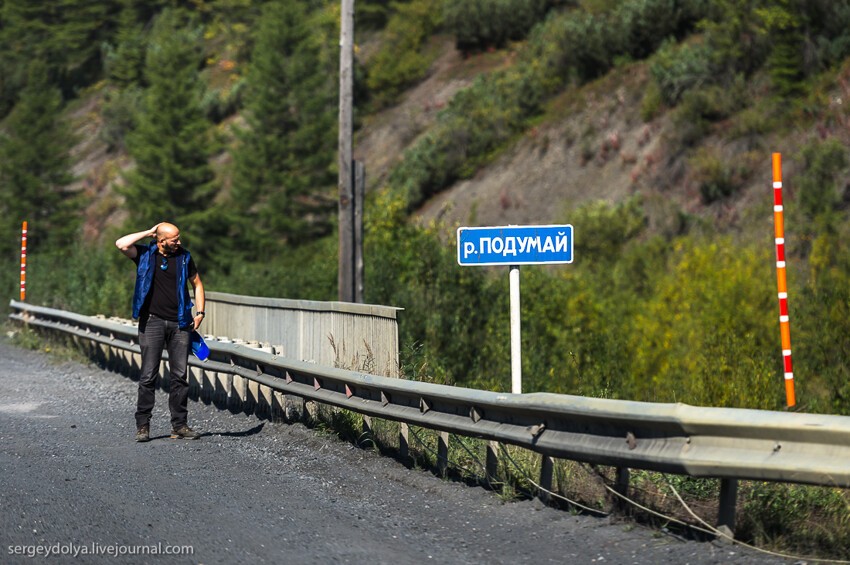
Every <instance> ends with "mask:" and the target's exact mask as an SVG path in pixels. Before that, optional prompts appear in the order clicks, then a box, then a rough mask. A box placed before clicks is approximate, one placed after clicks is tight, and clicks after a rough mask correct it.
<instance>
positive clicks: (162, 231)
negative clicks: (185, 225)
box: [156, 222, 180, 241]
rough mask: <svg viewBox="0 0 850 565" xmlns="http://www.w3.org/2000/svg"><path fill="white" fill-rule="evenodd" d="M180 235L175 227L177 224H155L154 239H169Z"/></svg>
mask: <svg viewBox="0 0 850 565" xmlns="http://www.w3.org/2000/svg"><path fill="white" fill-rule="evenodd" d="M175 236H176V237H180V230H179V229H177V226H175V225H174V224H169V223H168V222H162V223H161V224H159V225H157V226H156V239H157V241H160V240H163V239H171V238H173V237H175Z"/></svg>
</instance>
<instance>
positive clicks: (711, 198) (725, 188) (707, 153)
mask: <svg viewBox="0 0 850 565" xmlns="http://www.w3.org/2000/svg"><path fill="white" fill-rule="evenodd" d="M689 164H690V166H691V168H692V170H693V174H694V178H695V180H696V182H697V184H698V185H699V192H700V195H701V196H702V201H703V203H705V204H711V203H712V202H716V201H717V200H722V199H724V198H727V197H729V196H731V195H732V194H734V193H735V192H737V191H738V189H739V188H740V184H739V183H738V182H737V179H736V178H735V173H734V171H733V168H732V166H731V165H730V163H729V160H728V159H726V158H724V157H723V156H721V155H720V154H719V153H718V152H717V151H715V150H712V149H710V148H707V147H702V148H700V149H699V150H698V151H697V153H696V155H694V156H693V157H691V159H690V161H689Z"/></svg>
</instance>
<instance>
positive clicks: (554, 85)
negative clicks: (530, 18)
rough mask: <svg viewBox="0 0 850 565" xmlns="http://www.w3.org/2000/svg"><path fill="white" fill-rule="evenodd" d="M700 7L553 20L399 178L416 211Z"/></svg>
mask: <svg viewBox="0 0 850 565" xmlns="http://www.w3.org/2000/svg"><path fill="white" fill-rule="evenodd" d="M702 5H703V3H702V2H699V1H698V0H682V1H680V2H671V1H670V0H631V1H629V2H624V3H623V4H621V5H619V6H618V7H617V8H616V9H615V10H614V11H613V12H611V13H607V14H591V13H587V12H583V11H580V10H571V11H568V12H563V13H553V14H552V15H551V16H550V17H548V18H547V19H546V20H545V21H544V22H543V23H541V24H540V25H539V26H537V27H535V28H534V30H533V31H532V33H531V35H530V37H529V40H528V44H527V45H526V46H525V47H524V48H523V49H522V50H521V51H520V53H519V58H520V63H519V64H517V65H515V66H513V67H511V68H509V69H505V70H500V71H496V72H494V73H492V74H490V75H486V76H483V77H479V78H478V79H476V81H475V82H474V83H473V85H472V86H471V87H469V88H468V89H467V90H466V91H464V92H461V93H459V94H458V95H457V96H455V98H453V99H452V101H451V102H450V103H449V106H448V108H446V109H445V110H444V111H443V112H442V113H441V115H440V116H439V119H438V122H437V124H436V125H435V126H434V127H433V128H432V129H431V130H430V131H429V132H427V133H426V134H425V135H424V136H423V138H422V139H421V140H420V141H419V142H418V143H417V144H416V145H414V146H413V147H412V148H410V149H409V150H407V151H406V152H405V155H404V160H403V161H402V163H400V164H399V165H398V166H397V167H396V168H395V169H394V170H393V171H392V173H391V175H390V179H389V183H388V184H389V186H391V187H393V188H395V189H398V190H400V192H401V194H403V195H404V197H405V198H406V200H407V202H408V206H409V208H411V209H412V208H415V207H416V206H418V205H419V204H421V203H422V202H423V201H424V200H425V199H427V198H428V197H430V196H431V195H433V194H434V193H436V192H439V191H441V190H443V189H444V188H445V187H447V186H448V185H449V184H450V183H452V182H454V181H455V180H457V179H459V178H465V177H468V176H470V175H472V174H473V173H474V172H475V171H476V170H477V169H478V167H479V166H480V165H481V164H483V163H485V162H487V161H489V160H490V159H492V157H493V155H495V153H496V152H497V151H498V150H499V149H500V148H501V147H503V146H504V145H505V144H506V143H507V142H508V141H509V140H510V139H511V138H512V137H513V136H515V135H517V134H518V133H519V132H521V131H523V130H524V129H525V128H526V127H527V126H528V124H529V120H530V119H532V118H533V117H534V116H536V115H538V114H539V113H540V111H541V108H542V103H543V102H544V101H545V100H546V99H547V98H549V97H551V96H552V95H553V94H555V93H556V92H558V91H559V90H560V89H561V88H563V86H564V85H566V84H570V83H572V82H573V81H578V82H585V81H588V80H590V79H593V78H595V77H598V76H600V75H601V74H603V73H605V72H607V71H608V70H609V69H610V68H611V67H612V65H613V64H614V61H615V59H617V58H622V57H627V58H641V57H645V56H646V55H647V54H649V53H652V52H654V51H655V50H656V49H657V47H658V46H659V45H661V43H662V42H663V41H664V40H665V39H667V38H668V37H670V36H678V35H681V34H683V33H685V31H687V30H688V29H690V28H691V27H692V26H693V25H694V24H695V23H696V21H697V20H698V19H699V18H700V17H701V16H702V15H703V11H702V8H701V7H702Z"/></svg>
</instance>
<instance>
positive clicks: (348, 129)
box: [338, 0, 355, 302]
mask: <svg viewBox="0 0 850 565" xmlns="http://www.w3.org/2000/svg"><path fill="white" fill-rule="evenodd" d="M341 2H342V11H341V13H340V41H339V48H340V50H339V278H338V283H339V300H340V302H354V301H355V281H354V273H355V268H354V264H355V257H354V249H355V241H354V239H355V229H354V174H353V171H352V141H351V137H352V130H353V125H352V124H353V114H354V72H353V67H354V0H341Z"/></svg>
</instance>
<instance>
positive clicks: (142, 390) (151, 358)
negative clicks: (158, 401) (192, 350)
mask: <svg viewBox="0 0 850 565" xmlns="http://www.w3.org/2000/svg"><path fill="white" fill-rule="evenodd" d="M190 337H191V329H190V328H184V329H180V328H179V327H178V326H177V322H170V321H168V320H163V319H162V318H158V317H156V316H153V315H152V316H149V317H148V319H147V320H142V321H140V323H139V347H140V348H141V350H142V374H141V376H140V378H139V400H138V402H137V404H136V428H140V427H141V426H144V425H148V424H150V421H151V412H152V411H153V406H154V401H155V393H154V385H155V384H156V374H157V370H158V369H159V362H160V359H161V358H162V351H163V349H167V350H168V368H169V373H170V379H169V394H168V408H169V410H170V411H171V427H172V429H177V428H179V427H180V426H183V425H185V424H186V423H187V422H188V419H189V410H188V402H189V381H188V380H187V379H186V365H187V364H188V362H189V344H190Z"/></svg>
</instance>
